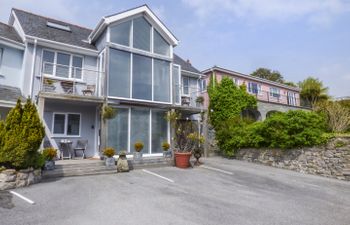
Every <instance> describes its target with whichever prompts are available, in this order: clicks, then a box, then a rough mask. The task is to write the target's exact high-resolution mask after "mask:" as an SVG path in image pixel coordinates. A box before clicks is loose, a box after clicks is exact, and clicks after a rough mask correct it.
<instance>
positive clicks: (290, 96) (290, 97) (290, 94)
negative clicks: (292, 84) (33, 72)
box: [287, 91, 297, 106]
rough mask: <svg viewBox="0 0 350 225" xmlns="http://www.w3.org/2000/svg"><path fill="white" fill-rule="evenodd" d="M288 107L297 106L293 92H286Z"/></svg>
mask: <svg viewBox="0 0 350 225" xmlns="http://www.w3.org/2000/svg"><path fill="white" fill-rule="evenodd" d="M287 100H288V105H294V106H295V105H297V98H296V94H295V93H294V92H290V91H288V92H287Z"/></svg>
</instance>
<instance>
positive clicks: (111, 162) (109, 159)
mask: <svg viewBox="0 0 350 225" xmlns="http://www.w3.org/2000/svg"><path fill="white" fill-rule="evenodd" d="M103 155H104V156H106V161H105V162H106V166H107V167H108V168H113V167H115V159H114V157H113V156H114V155H115V150H114V148H111V147H107V148H105V149H104V150H103Z"/></svg>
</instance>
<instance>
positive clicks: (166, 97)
mask: <svg viewBox="0 0 350 225" xmlns="http://www.w3.org/2000/svg"><path fill="white" fill-rule="evenodd" d="M153 69H154V75H153V82H154V101H160V102H169V101H170V88H164V87H170V63H169V62H166V61H164V60H157V59H155V60H154V67H153Z"/></svg>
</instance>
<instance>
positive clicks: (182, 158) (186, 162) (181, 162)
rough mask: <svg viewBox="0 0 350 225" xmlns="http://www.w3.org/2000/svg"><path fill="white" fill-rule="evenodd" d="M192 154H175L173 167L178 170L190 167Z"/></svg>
mask: <svg viewBox="0 0 350 225" xmlns="http://www.w3.org/2000/svg"><path fill="white" fill-rule="evenodd" d="M191 155H192V152H175V166H176V167H178V168H188V167H190V165H191V164H190V158H191Z"/></svg>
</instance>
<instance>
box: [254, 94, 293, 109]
mask: <svg viewBox="0 0 350 225" xmlns="http://www.w3.org/2000/svg"><path fill="white" fill-rule="evenodd" d="M250 94H252V95H255V96H256V98H257V100H258V101H264V102H270V103H277V104H282V105H289V106H296V107H300V99H299V98H297V97H295V96H293V95H290V96H288V95H281V94H277V93H272V92H269V91H259V93H250Z"/></svg>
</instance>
